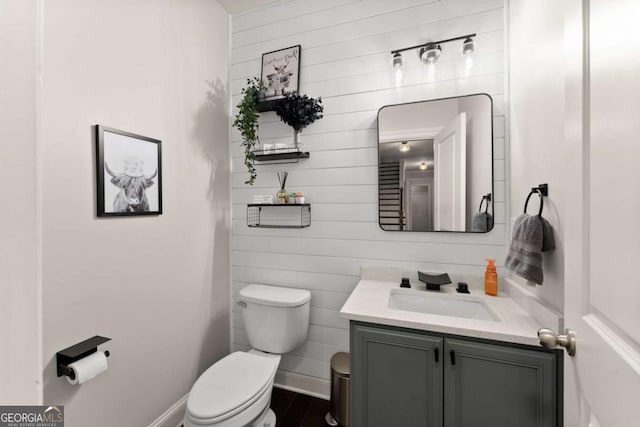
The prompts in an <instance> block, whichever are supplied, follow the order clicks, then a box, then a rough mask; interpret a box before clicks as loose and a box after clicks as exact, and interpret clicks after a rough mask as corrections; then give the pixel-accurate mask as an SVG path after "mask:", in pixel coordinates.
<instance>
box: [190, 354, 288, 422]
mask: <svg viewBox="0 0 640 427" xmlns="http://www.w3.org/2000/svg"><path fill="white" fill-rule="evenodd" d="M276 368H277V362H276V361H274V360H273V359H271V358H268V357H263V356H258V355H255V354H249V353H245V352H242V351H237V352H235V353H231V354H230V355H228V356H226V357H224V358H223V359H220V360H219V361H218V362H216V363H215V364H214V365H213V366H211V367H210V368H209V369H207V370H206V371H205V372H204V373H203V374H202V375H201V376H200V378H198V380H197V381H196V383H195V384H194V385H193V388H192V389H191V393H189V399H188V401H187V410H188V412H189V414H190V415H191V416H192V417H195V418H198V419H206V420H208V419H212V418H218V417H220V416H223V415H224V414H226V413H229V412H231V411H233V410H234V409H236V408H238V407H240V406H242V405H243V404H245V403H247V402H249V401H251V400H252V399H253V398H254V397H255V396H256V395H258V394H261V392H262V391H263V389H264V388H265V386H266V385H267V384H268V383H269V381H270V380H271V378H272V377H273V375H274V373H275V371H276Z"/></svg>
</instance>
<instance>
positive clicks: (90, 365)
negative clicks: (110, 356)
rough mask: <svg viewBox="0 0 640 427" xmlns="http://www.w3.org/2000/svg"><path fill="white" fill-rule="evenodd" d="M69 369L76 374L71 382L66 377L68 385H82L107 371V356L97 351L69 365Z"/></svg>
mask: <svg viewBox="0 0 640 427" xmlns="http://www.w3.org/2000/svg"><path fill="white" fill-rule="evenodd" d="M69 368H71V369H73V372H74V373H75V374H76V377H75V379H73V380H72V379H71V378H70V377H67V381H68V382H69V384H82V383H85V382H87V381H89V380H90V379H92V378H95V377H96V376H98V375H100V374H101V373H103V372H104V371H106V370H107V368H108V366H107V356H106V355H105V354H104V352H103V351H98V352H96V353H92V354H90V355H89V356H87V357H85V358H82V359H80V360H77V361H75V362H73V363H70V364H69Z"/></svg>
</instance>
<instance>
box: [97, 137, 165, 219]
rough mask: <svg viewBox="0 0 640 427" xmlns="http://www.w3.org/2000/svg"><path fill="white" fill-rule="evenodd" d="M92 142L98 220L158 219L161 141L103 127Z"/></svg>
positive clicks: (160, 210)
mask: <svg viewBox="0 0 640 427" xmlns="http://www.w3.org/2000/svg"><path fill="white" fill-rule="evenodd" d="M95 141H96V184H97V193H96V194H97V215H98V217H118V216H139V215H161V214H162V141H160V140H158V139H154V138H149V137H146V136H142V135H137V134H135V133H131V132H125V131H122V130H118V129H114V128H110V127H107V126H103V125H95ZM105 174H106V177H107V179H106V180H105Z"/></svg>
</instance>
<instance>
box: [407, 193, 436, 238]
mask: <svg viewBox="0 0 640 427" xmlns="http://www.w3.org/2000/svg"><path fill="white" fill-rule="evenodd" d="M410 196H411V198H410V200H411V208H410V215H409V218H410V224H409V230H412V231H431V230H432V229H433V227H432V226H431V209H432V208H431V194H430V191H429V186H428V185H412V186H411V191H410Z"/></svg>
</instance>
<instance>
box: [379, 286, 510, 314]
mask: <svg viewBox="0 0 640 427" xmlns="http://www.w3.org/2000/svg"><path fill="white" fill-rule="evenodd" d="M388 307H389V308H391V309H393V310H404V311H414V312H417V313H426V314H437V315H439V316H451V317H462V318H465V319H476V320H489V321H493V322H496V321H498V317H497V316H496V315H495V314H493V313H492V312H491V310H490V309H489V307H487V306H486V304H485V303H484V302H483V301H482V300H481V299H479V298H476V297H472V296H465V297H459V296H457V295H446V296H445V295H437V294H433V293H427V292H422V293H407V292H403V291H401V290H399V289H392V290H391V293H390V294H389V305H388Z"/></svg>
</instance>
